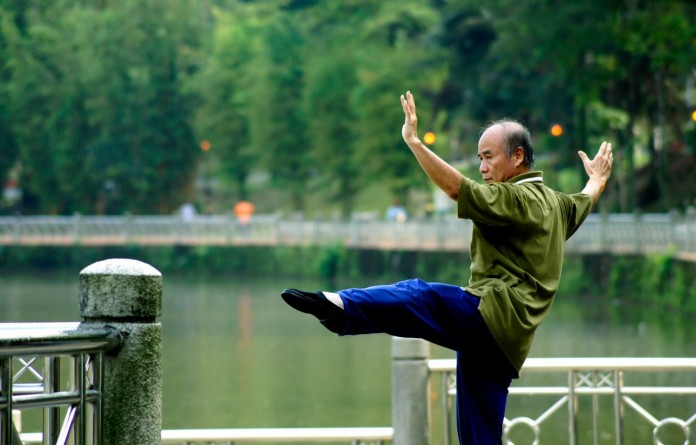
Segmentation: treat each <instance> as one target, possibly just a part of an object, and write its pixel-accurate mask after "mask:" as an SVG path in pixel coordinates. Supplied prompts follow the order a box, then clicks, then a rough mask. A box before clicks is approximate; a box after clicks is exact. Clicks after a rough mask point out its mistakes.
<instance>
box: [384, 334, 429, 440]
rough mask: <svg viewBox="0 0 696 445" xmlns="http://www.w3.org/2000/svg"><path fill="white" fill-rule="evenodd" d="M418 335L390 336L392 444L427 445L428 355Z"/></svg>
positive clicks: (427, 348)
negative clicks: (412, 336) (411, 336)
mask: <svg viewBox="0 0 696 445" xmlns="http://www.w3.org/2000/svg"><path fill="white" fill-rule="evenodd" d="M429 355H430V345H429V343H428V342H427V341H425V340H421V339H417V338H402V337H393V338H392V426H393V427H394V441H393V444H394V445H427V444H428V441H429V438H430V429H429V425H430V413H429V403H428V357H429Z"/></svg>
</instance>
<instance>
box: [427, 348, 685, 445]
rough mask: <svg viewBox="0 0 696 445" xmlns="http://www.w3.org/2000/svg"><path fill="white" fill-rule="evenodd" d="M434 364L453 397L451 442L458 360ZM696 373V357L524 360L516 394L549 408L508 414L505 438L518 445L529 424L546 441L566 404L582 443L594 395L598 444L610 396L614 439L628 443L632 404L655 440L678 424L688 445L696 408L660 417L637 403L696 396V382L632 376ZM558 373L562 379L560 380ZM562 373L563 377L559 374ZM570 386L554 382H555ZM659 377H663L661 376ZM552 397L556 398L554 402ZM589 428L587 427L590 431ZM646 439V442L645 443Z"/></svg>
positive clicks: (447, 400) (573, 437) (447, 401)
mask: <svg viewBox="0 0 696 445" xmlns="http://www.w3.org/2000/svg"><path fill="white" fill-rule="evenodd" d="M428 368H429V370H430V372H431V375H438V374H439V375H440V377H441V390H442V393H443V394H447V395H448V397H442V402H443V406H442V409H443V412H444V413H445V414H444V433H445V434H444V438H445V442H444V443H445V444H446V445H449V443H450V435H451V429H452V428H453V426H452V422H451V420H450V419H451V416H452V414H451V413H452V405H453V401H452V397H453V396H454V395H455V394H456V378H455V368H456V362H455V360H430V361H429V362H428ZM694 371H696V359H695V358H611V357H607V358H530V359H527V361H526V362H525V364H524V367H523V368H522V373H521V379H520V380H519V381H517V382H514V383H513V385H512V386H511V387H510V390H509V394H510V396H511V397H515V396H525V397H544V401H546V402H549V406H548V407H547V408H546V409H544V410H543V412H542V413H541V414H539V415H538V416H536V417H534V418H532V417H527V416H519V417H513V418H508V417H506V418H505V421H504V425H503V439H504V440H503V442H504V443H507V444H512V442H511V441H510V438H509V436H510V434H511V431H512V430H513V428H516V427H520V426H522V425H524V426H526V427H528V428H529V429H530V430H531V434H532V435H533V438H534V439H533V442H532V443H533V444H534V445H538V444H539V443H540V435H541V431H542V427H543V426H544V425H546V424H551V423H554V422H555V423H558V422H559V420H558V417H559V416H558V415H557V416H554V414H556V413H557V412H560V411H562V410H563V408H565V410H566V412H567V422H568V442H567V443H568V444H570V445H576V444H578V443H579V439H578V434H579V431H580V428H579V426H578V423H579V418H580V405H581V403H580V402H581V398H582V399H583V400H584V399H585V398H587V397H585V396H589V398H590V401H591V415H590V418H591V423H592V438H593V443H594V444H595V445H597V444H599V443H600V427H599V422H600V409H599V407H600V403H599V401H600V397H602V396H604V397H610V398H611V400H612V406H613V429H614V443H615V444H617V445H621V444H624V438H625V426H624V416H625V411H626V408H630V409H631V410H632V411H633V412H634V413H636V414H637V415H638V417H639V418H640V419H642V420H644V421H646V422H647V423H648V424H649V425H650V426H652V428H653V431H652V437H651V440H652V442H651V443H653V444H655V445H663V442H662V441H661V439H660V432H661V430H662V429H663V428H665V427H670V426H671V427H675V428H677V429H678V430H680V431H681V433H682V434H683V437H684V440H683V442H679V443H680V444H681V443H683V444H684V445H688V444H690V443H692V442H691V430H692V426H694V425H695V424H696V412H694V413H693V414H691V415H690V417H687V418H679V417H676V416H668V417H662V418H660V417H658V416H657V415H656V414H654V413H651V412H650V411H649V410H648V409H647V408H646V407H645V406H644V404H641V403H639V402H638V401H637V397H636V396H692V397H693V396H696V385H694V386H667V385H664V384H653V385H640V386H637V385H628V384H626V378H627V375H629V374H630V375H632V376H635V375H636V374H641V373H659V374H660V375H664V374H665V373H675V372H691V373H693V372H694ZM532 374H542V375H543V378H541V379H538V380H537V384H533V383H534V382H530V379H529V377H530V375H532ZM554 376H555V377H557V378H556V379H554ZM558 377H560V379H559V378H558ZM564 380H565V384H563V383H561V384H555V385H552V384H550V383H549V382H555V383H558V382H559V381H560V382H563V381H564ZM658 380H659V379H658ZM549 398H550V401H549ZM584 430H585V431H587V429H584ZM641 443H645V442H641Z"/></svg>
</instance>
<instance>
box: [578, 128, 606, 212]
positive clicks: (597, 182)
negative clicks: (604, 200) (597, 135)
mask: <svg viewBox="0 0 696 445" xmlns="http://www.w3.org/2000/svg"><path fill="white" fill-rule="evenodd" d="M578 155H579V156H580V159H581V160H582V164H583V166H584V167H585V172H586V173H587V176H589V179H588V180H587V184H585V188H584V189H582V192H581V193H584V194H586V195H589V196H590V197H591V198H592V203H593V205H594V204H597V201H599V197H600V195H601V194H602V192H603V191H604V187H605V186H606V184H607V181H608V180H609V176H611V164H612V163H613V162H614V155H613V154H612V152H611V144H610V143H608V142H606V141H605V142H602V145H601V146H600V147H599V151H598V152H597V155H596V156H595V157H594V159H592V160H590V158H589V157H588V156H587V155H586V154H585V152H584V151H579V152H578Z"/></svg>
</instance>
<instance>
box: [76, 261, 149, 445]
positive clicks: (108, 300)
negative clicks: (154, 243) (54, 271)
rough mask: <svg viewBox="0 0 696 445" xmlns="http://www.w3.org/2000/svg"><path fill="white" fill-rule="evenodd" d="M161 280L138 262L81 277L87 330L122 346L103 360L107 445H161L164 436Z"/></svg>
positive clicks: (100, 267) (93, 269)
mask: <svg viewBox="0 0 696 445" xmlns="http://www.w3.org/2000/svg"><path fill="white" fill-rule="evenodd" d="M161 310H162V274H161V273H160V272H159V271H158V270H157V269H155V268H154V267H152V266H150V265H148V264H146V263H143V262H140V261H136V260H130V259H109V260H104V261H99V262H97V263H94V264H92V265H90V266H87V267H86V268H85V269H83V270H82V272H80V315H81V316H82V317H83V320H84V322H83V325H108V326H112V327H114V328H116V329H118V330H119V331H120V332H121V333H122V335H123V345H122V347H121V348H120V349H119V350H118V351H117V352H116V353H109V354H106V355H105V357H104V386H103V399H102V400H103V407H102V410H103V411H102V412H103V424H102V433H103V443H104V445H130V444H132V445H159V444H160V443H161V434H162V327H161V324H160V323H159V322H157V321H156V317H158V316H160V315H161Z"/></svg>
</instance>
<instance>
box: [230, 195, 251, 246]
mask: <svg viewBox="0 0 696 445" xmlns="http://www.w3.org/2000/svg"><path fill="white" fill-rule="evenodd" d="M232 211H233V212H234V214H235V216H236V217H237V220H238V221H239V223H240V225H241V227H240V229H241V230H240V232H241V234H242V236H243V237H247V236H249V222H250V221H251V217H252V216H254V212H255V211H256V207H254V204H252V203H250V202H249V201H239V202H238V203H237V204H235V206H234V209H232Z"/></svg>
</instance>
